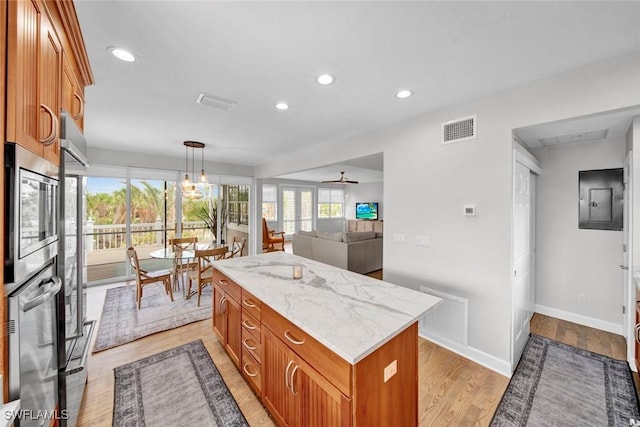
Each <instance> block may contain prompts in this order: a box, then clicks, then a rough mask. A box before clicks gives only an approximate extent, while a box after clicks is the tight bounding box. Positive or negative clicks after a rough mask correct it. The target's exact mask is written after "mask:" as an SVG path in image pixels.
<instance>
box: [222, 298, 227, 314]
mask: <svg viewBox="0 0 640 427" xmlns="http://www.w3.org/2000/svg"><path fill="white" fill-rule="evenodd" d="M225 302H227V299H226V298H225V297H222V298H220V311H221V312H223V313H224V307H223V306H222V305H223V304H224V303H225Z"/></svg>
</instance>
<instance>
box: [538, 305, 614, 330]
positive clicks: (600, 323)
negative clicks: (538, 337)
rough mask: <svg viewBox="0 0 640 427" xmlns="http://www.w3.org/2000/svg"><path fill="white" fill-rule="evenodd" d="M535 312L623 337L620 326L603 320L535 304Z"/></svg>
mask: <svg viewBox="0 0 640 427" xmlns="http://www.w3.org/2000/svg"><path fill="white" fill-rule="evenodd" d="M535 312H536V313H540V314H544V315H545V316H551V317H556V318H558V319H561V320H566V321H567V322H572V323H577V324H578V325H583V326H588V327H590V328H595V329H600V330H602V331H606V332H611V333H612V334H617V335H624V334H623V333H622V332H623V331H622V324H618V323H613V322H607V321H605V320H600V319H596V318H593V317H589V316H584V315H582V314H577V313H571V312H569V311H564V310H559V309H557V308H553V307H547V306H544V305H540V304H536V307H535Z"/></svg>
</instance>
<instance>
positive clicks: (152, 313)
mask: <svg viewBox="0 0 640 427" xmlns="http://www.w3.org/2000/svg"><path fill="white" fill-rule="evenodd" d="M135 294H136V287H135V285H130V286H121V287H118V288H112V289H107V295H106V297H105V299H104V307H103V309H102V318H101V319H100V324H99V326H98V334H97V337H96V343H95V347H94V348H93V352H94V353H95V352H98V351H102V350H106V349H108V348H112V347H116V346H119V345H122V344H126V343H128V342H131V341H134V340H137V339H138V338H142V337H146V336H147V335H151V334H155V333H156V332H161V331H166V330H169V329H173V328H177V327H179V326H184V325H186V324H188V323H192V322H197V321H199V320H204V319H208V318H210V317H211V301H212V295H211V286H207V287H205V288H204V289H202V298H201V301H200V307H197V305H196V304H197V299H198V298H197V297H196V296H193V297H191V298H190V299H187V300H185V299H183V298H182V293H181V291H176V292H174V295H173V298H174V301H173V302H171V300H170V299H169V297H168V296H167V295H166V294H165V293H164V288H163V287H162V286H160V285H158V286H147V287H145V289H144V296H143V298H142V304H141V307H140V309H139V310H138V309H137V308H136V302H135Z"/></svg>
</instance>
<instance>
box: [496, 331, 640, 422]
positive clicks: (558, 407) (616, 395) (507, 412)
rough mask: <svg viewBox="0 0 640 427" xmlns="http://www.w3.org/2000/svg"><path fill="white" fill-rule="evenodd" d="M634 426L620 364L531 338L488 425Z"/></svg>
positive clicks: (633, 404) (625, 367)
mask: <svg viewBox="0 0 640 427" xmlns="http://www.w3.org/2000/svg"><path fill="white" fill-rule="evenodd" d="M636 420H640V412H639V410H638V397H637V395H636V391H635V387H634V385H633V378H632V376H631V370H630V368H629V364H628V363H627V362H626V361H620V360H614V359H611V358H609V357H606V356H603V355H600V354H596V353H592V352H590V351H586V350H582V349H579V348H576V347H572V346H569V345H566V344H562V343H559V342H557V341H553V340H550V339H548V338H544V337H540V336H537V335H531V336H530V337H529V341H528V342H527V345H526V347H525V349H524V352H523V354H522V358H521V359H520V362H519V363H518V366H517V368H516V370H515V372H514V374H513V376H512V377H511V381H510V382H509V386H508V387H507V390H506V391H505V394H504V396H502V401H501V402H500V405H499V406H498V409H497V410H496V413H495V415H494V417H493V421H492V422H491V425H492V426H495V427H507V426H509V427H510V426H536V427H537V426H554V427H560V426H598V427H601V426H629V425H634V423H635V421H636Z"/></svg>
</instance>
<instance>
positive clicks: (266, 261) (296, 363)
mask: <svg viewBox="0 0 640 427" xmlns="http://www.w3.org/2000/svg"><path fill="white" fill-rule="evenodd" d="M294 265H297V266H302V269H303V278H302V279H300V280H295V279H293V266H294ZM215 268H216V274H217V276H216V278H215V279H214V294H215V288H216V287H217V286H219V285H220V283H219V282H220V281H225V282H227V283H232V284H233V285H235V286H237V287H238V289H240V300H241V301H242V302H241V305H242V309H241V311H242V321H241V322H239V324H238V325H230V324H228V323H227V327H228V328H237V330H238V331H240V333H241V336H242V346H243V347H242V351H241V361H240V365H241V367H242V368H241V372H242V375H243V376H244V377H245V378H246V379H247V381H248V382H249V384H250V385H251V386H252V388H253V390H254V391H255V392H256V394H257V395H258V397H259V398H260V399H261V400H262V402H263V403H264V404H265V406H266V407H267V409H268V410H269V412H270V413H271V415H272V416H273V417H274V419H275V420H276V421H277V423H278V424H279V425H282V426H366V425H403V426H412V425H417V422H418V342H417V340H418V335H417V331H418V324H417V320H418V319H419V318H420V317H421V316H422V315H423V314H424V313H425V312H426V311H427V310H429V309H430V308H431V307H433V306H434V305H436V304H437V303H438V302H439V301H440V299H439V298H436V297H433V296H431V295H427V294H423V293H420V292H416V291H413V290H411V289H407V288H404V287H401V286H397V285H394V284H391V283H387V282H383V281H379V280H376V279H372V278H370V277H366V276H362V275H359V274H357V273H353V272H349V271H346V270H342V269H339V268H336V267H333V266H329V265H326V264H322V263H318V262H315V261H312V260H308V259H305V258H301V257H298V256H295V255H290V254H286V253H282V252H273V253H269V254H262V255H256V256H251V257H240V258H232V259H229V260H224V261H220V262H217V263H216V265H215ZM214 298H216V299H214V307H213V309H214V319H215V318H216V316H219V315H220V314H219V313H216V311H221V310H223V309H224V307H223V305H220V304H219V301H218V300H217V298H219V297H216V296H214ZM245 301H246V302H247V306H246V307H245ZM256 308H259V310H257V309H256ZM249 310H251V311H249ZM256 317H259V318H256ZM245 320H246V321H247V324H246V325H245ZM214 322H215V320H214ZM247 325H248V326H249V328H247V327H246V326H247ZM257 331H259V332H260V333H259V338H257V337H256V332H257ZM218 336H220V335H219V334H218ZM247 338H248V340H247V341H245V339H247ZM245 343H246V344H247V345H248V347H247V346H246V345H245ZM225 348H226V349H227V351H228V352H229V354H230V356H231V358H232V359H234V362H235V355H234V352H230V351H229V349H228V346H227V345H226V344H225ZM250 348H253V349H252V350H251V351H249V349H250Z"/></svg>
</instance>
